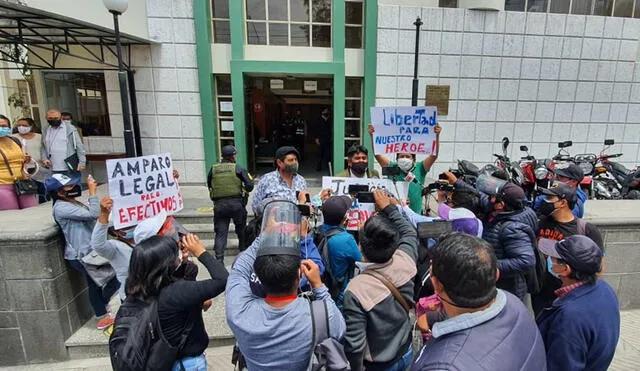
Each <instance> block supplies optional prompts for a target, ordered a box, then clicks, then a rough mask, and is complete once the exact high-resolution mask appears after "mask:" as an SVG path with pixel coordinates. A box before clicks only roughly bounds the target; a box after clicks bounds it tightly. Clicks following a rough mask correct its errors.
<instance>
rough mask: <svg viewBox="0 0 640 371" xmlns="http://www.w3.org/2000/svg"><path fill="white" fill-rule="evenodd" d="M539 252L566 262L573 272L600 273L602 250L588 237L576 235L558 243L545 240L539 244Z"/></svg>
mask: <svg viewBox="0 0 640 371" xmlns="http://www.w3.org/2000/svg"><path fill="white" fill-rule="evenodd" d="M538 250H540V251H541V252H542V253H543V254H545V255H547V256H551V257H554V258H556V259H562V260H564V261H565V262H566V263H567V264H568V265H569V266H570V267H571V268H572V269H573V270H576V271H579V272H582V273H587V274H593V273H598V272H600V267H601V263H602V250H600V247H599V246H598V245H597V244H596V243H595V242H593V240H592V239H591V238H589V237H587V236H582V235H574V236H571V237H568V238H566V239H564V240H562V241H558V242H555V241H552V240H548V239H544V238H543V239H540V241H539V242H538Z"/></svg>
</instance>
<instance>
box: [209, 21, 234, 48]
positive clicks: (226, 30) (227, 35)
mask: <svg viewBox="0 0 640 371" xmlns="http://www.w3.org/2000/svg"><path fill="white" fill-rule="evenodd" d="M213 42H214V43H218V44H230V43H231V29H230V27H229V21H217V20H214V21H213Z"/></svg>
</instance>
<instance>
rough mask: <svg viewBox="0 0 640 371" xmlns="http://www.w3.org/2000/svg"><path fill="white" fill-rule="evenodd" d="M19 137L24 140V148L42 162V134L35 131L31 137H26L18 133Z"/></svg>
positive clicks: (32, 156)
mask: <svg viewBox="0 0 640 371" xmlns="http://www.w3.org/2000/svg"><path fill="white" fill-rule="evenodd" d="M17 138H18V139H20V142H22V149H23V150H24V151H25V152H26V153H28V154H29V156H31V158H32V159H33V160H34V161H37V162H40V160H41V158H40V157H42V156H41V154H40V149H41V148H42V135H41V134H38V133H34V134H33V137H31V139H26V138H23V137H22V136H20V135H17Z"/></svg>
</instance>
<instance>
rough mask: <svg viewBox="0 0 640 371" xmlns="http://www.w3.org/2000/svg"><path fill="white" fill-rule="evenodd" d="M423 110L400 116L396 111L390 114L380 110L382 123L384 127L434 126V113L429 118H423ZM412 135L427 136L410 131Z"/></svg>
mask: <svg viewBox="0 0 640 371" xmlns="http://www.w3.org/2000/svg"><path fill="white" fill-rule="evenodd" d="M425 113H426V110H425V109H416V110H415V112H414V113H413V114H412V115H401V114H399V113H398V110H397V109H394V110H393V111H392V112H388V111H387V110H385V109H383V110H382V118H383V120H382V123H383V125H385V126H402V125H404V126H436V124H437V119H436V112H435V111H433V114H432V115H431V116H425ZM411 133H413V134H429V132H428V131H427V132H424V131H420V132H416V131H411Z"/></svg>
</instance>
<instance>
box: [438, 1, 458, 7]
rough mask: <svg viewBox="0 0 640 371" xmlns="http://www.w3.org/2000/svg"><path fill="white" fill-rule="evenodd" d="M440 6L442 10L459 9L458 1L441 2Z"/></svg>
mask: <svg viewBox="0 0 640 371" xmlns="http://www.w3.org/2000/svg"><path fill="white" fill-rule="evenodd" d="M438 5H439V6H440V7H441V8H457V7H458V0H440V2H439V3H438Z"/></svg>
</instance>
